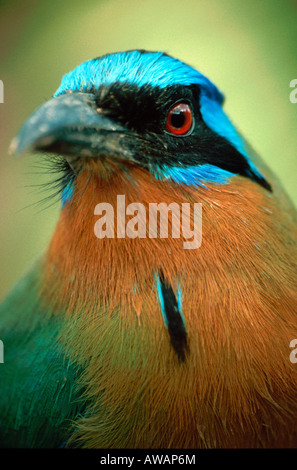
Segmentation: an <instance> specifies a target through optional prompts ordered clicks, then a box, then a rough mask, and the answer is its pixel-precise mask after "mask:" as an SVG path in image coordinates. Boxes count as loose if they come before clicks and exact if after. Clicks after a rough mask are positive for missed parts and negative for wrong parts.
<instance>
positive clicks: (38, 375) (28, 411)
mask: <svg viewBox="0 0 297 470" xmlns="http://www.w3.org/2000/svg"><path fill="white" fill-rule="evenodd" d="M41 270H42V268H41V263H40V262H39V263H37V264H36V265H34V266H33V267H32V269H31V270H30V272H29V273H27V275H26V276H25V277H24V279H22V280H21V281H20V282H19V283H18V285H17V286H16V287H15V288H14V289H13V291H12V292H11V294H10V295H9V296H8V298H7V299H6V301H5V302H4V303H3V304H2V305H1V309H0V331H1V339H2V341H3V342H4V345H5V362H4V364H3V365H1V400H0V434H1V441H0V447H1V448H2V447H6V448H7V447H9V448H15V447H39V448H40V447H52V446H53V447H58V446H59V444H60V442H61V441H62V440H63V439H65V438H66V437H67V434H68V433H69V429H70V426H71V421H72V419H73V418H74V417H76V416H78V414H79V412H80V411H83V409H84V403H83V402H80V401H79V394H78V393H77V390H76V377H77V375H78V368H77V366H76V365H75V364H73V363H72V364H71V361H70V359H69V358H67V357H65V351H64V350H63V347H62V346H61V344H59V342H58V336H59V331H60V329H61V327H62V323H63V320H62V319H61V318H59V316H58V315H57V314H55V315H52V314H51V312H50V311H49V309H48V308H46V309H42V307H41V303H42V302H41V300H40V298H39V291H40V279H41V277H42V275H41Z"/></svg>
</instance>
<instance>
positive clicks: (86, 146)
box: [12, 50, 271, 303]
mask: <svg viewBox="0 0 297 470" xmlns="http://www.w3.org/2000/svg"><path fill="white" fill-rule="evenodd" d="M223 101H224V99H223V96H222V94H221V93H220V91H219V90H218V89H217V88H216V86H215V85H214V84H213V83H211V82H210V81H209V80H208V78H206V77H205V76H203V75H202V74H201V73H199V72H198V71H197V70H195V69H194V68H192V67H190V66H189V65H186V64H184V63H183V62H181V61H179V60H177V59H175V58H172V57H170V56H169V55H167V54H164V53H162V52H147V51H142V50H133V51H128V52H119V53H115V54H108V55H104V56H102V57H99V58H96V59H93V60H89V61H87V62H85V63H83V64H81V65H79V66H78V67H77V68H75V69H74V70H73V71H71V72H69V73H68V74H66V75H65V76H64V77H63V79H62V83H61V85H60V87H59V88H58V90H57V91H56V93H55V94H54V96H53V98H52V99H50V100H49V101H48V102H46V103H45V104H43V105H42V106H41V107H40V108H38V109H37V110H36V111H35V112H34V113H33V114H32V116H31V117H29V119H28V120H27V121H26V122H25V124H24V125H23V127H22V129H21V130H20V132H19V134H18V136H17V137H16V138H15V139H14V141H13V142H12V151H13V152H14V153H15V154H22V153H25V152H28V151H29V152H30V151H34V152H44V153H46V154H55V155H58V156H59V158H61V159H62V160H61V161H62V165H61V164H60V166H59V168H62V171H63V175H62V177H61V178H60V179H59V182H60V183H61V185H62V187H61V194H62V211H61V215H60V219H59V222H58V225H57V228H56V231H55V234H54V236H53V238H52V242H51V245H50V248H49V250H48V258H47V259H48V262H47V267H48V269H47V272H48V278H51V279H52V277H53V276H54V274H53V273H58V274H57V276H58V277H57V280H56V285H58V286H61V279H63V282H65V283H66V284H65V286H64V289H63V291H64V292H65V293H66V294H67V295H69V296H70V295H72V293H74V292H75V293H76V296H77V297H78V298H81V299H84V298H85V297H86V295H87V294H86V291H87V289H88V291H90V292H91V293H93V294H94V293H96V299H98V298H99V297H100V293H99V290H100V289H101V291H102V292H101V294H102V299H103V301H105V299H106V297H108V298H109V301H110V295H111V294H110V292H113V297H114V299H115V300H114V302H115V303H116V302H118V300H119V297H120V296H121V295H122V293H123V292H130V293H131V292H132V293H133V295H134V293H135V285H137V286H138V287H137V288H138V292H140V289H141V287H140V285H142V288H143V295H146V294H145V293H146V292H148V291H149V290H148V289H147V286H149V285H153V284H154V282H155V277H154V276H155V273H161V272H162V273H163V274H164V275H165V277H166V278H167V279H169V281H170V283H171V285H174V286H175V288H177V285H178V282H179V280H182V279H184V280H185V277H187V278H188V283H189V285H190V283H192V282H194V281H195V279H196V277H197V273H196V271H195V269H196V267H197V260H198V257H199V269H201V270H202V271H204V272H205V273H209V275H210V276H212V275H213V273H216V276H217V277H220V279H224V276H225V272H226V266H225V264H224V263H227V260H228V263H229V264H230V265H232V266H236V269H238V270H239V272H240V270H242V269H243V268H242V266H241V264H240V263H241V260H244V259H245V257H246V256H248V255H249V254H250V253H253V250H255V249H256V248H255V245H256V244H257V243H259V240H262V238H263V233H264V232H265V223H266V218H267V217H269V214H270V213H271V211H270V210H267V211H266V212H265V208H264V209H263V207H264V206H265V207H268V205H269V201H271V198H268V197H267V196H270V195H271V194H270V190H271V188H270V185H269V183H268V182H267V181H266V179H265V178H264V176H263V175H262V174H261V173H260V171H259V170H258V168H257V167H256V166H255V164H254V163H252V161H251V160H250V159H249V157H248V154H247V152H246V150H245V143H244V140H243V139H242V138H241V136H240V135H239V133H238V132H237V130H236V129H235V127H234V126H233V124H232V123H231V122H230V120H229V119H228V117H227V116H226V114H225V113H224V111H223V108H222V106H223ZM53 160H54V161H55V158H54V159H53ZM60 163H61V162H60ZM118 195H125V196H126V203H127V204H129V205H130V203H135V202H136V203H142V204H143V206H144V207H145V208H147V206H148V205H149V204H151V203H155V204H160V203H165V204H167V206H168V205H169V204H171V203H172V202H174V203H178V204H183V203H186V204H187V205H189V204H188V203H189V202H194V203H195V202H198V203H200V202H202V204H204V205H203V242H202V247H201V250H199V254H198V253H197V251H196V250H185V249H184V245H183V241H184V238H186V237H184V238H183V236H184V232H183V231H181V232H182V233H181V236H180V238H176V237H174V236H173V234H171V233H169V234H168V238H166V237H165V238H164V237H157V239H154V237H153V238H152V237H151V236H150V235H149V236H148V235H147V236H139V237H136V238H135V239H134V238H133V237H132V238H131V239H130V238H129V237H124V238H125V240H121V238H122V237H119V234H118V223H117V222H118V220H119V217H118V213H117V208H116V204H117V197H118ZM101 202H106V203H108V204H109V206H112V207H113V208H114V214H115V218H117V220H116V221H115V223H114V226H113V227H116V230H117V236H116V237H115V238H113V237H111V238H108V237H107V238H104V237H101V238H104V239H101V240H100V243H99V242H98V239H97V238H96V237H95V235H94V224H95V221H96V216H95V214H96V213H95V212H94V208H95V206H96V205H97V204H98V203H101ZM260 208H261V209H260ZM97 215H98V214H97ZM130 215H133V214H132V213H130ZM190 218H191V223H192V222H193V216H192V213H191V215H190ZM147 219H148V211H147V212H146V219H145V220H144V222H143V220H142V221H141V222H138V224H139V223H143V225H144V231H145V232H146V233H147V232H148V225H147ZM179 220H180V219H174V220H173V219H172V226H173V224H178V229H180V222H179ZM263 220H264V221H265V223H264V224H263ZM239 246H241V249H240V255H239V251H238V247H239ZM190 252H191V253H190ZM99 260H100V262H99ZM98 263H99V264H98ZM246 264H247V265H248V263H246ZM59 276H60V277H59ZM73 279H75V282H76V285H75V286H74V284H73ZM119 279H120V280H121V281H120V282H119ZM207 282H208V281H207ZM49 284H50V282H46V285H49ZM212 285H213V283H212ZM92 286H93V287H92ZM144 286H145V287H144ZM79 292H80V294H78V293H79ZM53 295H54V294H53ZM129 295H130V294H129ZM132 297H133V296H132ZM140 297H141V295H140ZM69 299H70V297H69ZM69 299H68V300H69ZM69 301H70V300H69ZM96 301H97V300H96ZM132 301H133V302H134V297H133V299H132V300H131V302H132ZM148 301H149V300H148ZM94 302H95V300H94Z"/></svg>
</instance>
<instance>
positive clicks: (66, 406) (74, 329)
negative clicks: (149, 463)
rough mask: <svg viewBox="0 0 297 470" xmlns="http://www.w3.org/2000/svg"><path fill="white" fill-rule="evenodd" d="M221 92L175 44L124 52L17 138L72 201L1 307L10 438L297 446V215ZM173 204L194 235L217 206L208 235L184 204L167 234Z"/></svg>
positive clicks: (45, 443)
mask: <svg viewBox="0 0 297 470" xmlns="http://www.w3.org/2000/svg"><path fill="white" fill-rule="evenodd" d="M240 86H243V84H242V82H240ZM244 86H246V87H247V88H248V82H246V83H245V84H244ZM224 100H225V98H224V95H223V93H222V92H221V91H220V90H219V88H218V87H217V86H216V85H215V84H214V83H213V82H212V81H211V80H209V79H208V78H207V77H206V76H205V75H203V74H202V73H200V72H199V71H197V70H196V68H194V67H192V66H191V65H188V64H187V63H185V62H183V61H181V60H179V59H176V58H175V57H173V56H171V55H169V54H167V53H166V52H163V51H156V52H155V51H149V50H142V49H135V50H129V51H122V52H115V53H109V54H105V55H103V56H100V57H97V58H95V59H90V60H87V61H86V62H83V63H82V64H80V65H78V66H77V67H75V68H74V69H73V70H72V71H70V72H68V73H67V74H66V75H64V76H63V78H62V81H61V84H60V86H59V87H58V89H57V91H56V92H55V93H54V95H53V96H52V97H51V98H50V99H49V100H48V101H47V102H45V103H43V104H42V105H41V106H40V107H39V108H37V110H35V111H34V112H33V114H32V115H31V116H30V117H29V118H28V119H27V120H26V122H25V123H24V124H23V126H22V127H21V129H20V131H19V133H18V134H17V136H16V137H15V138H14V139H13V141H12V143H11V146H10V153H12V154H14V155H23V154H26V153H30V152H31V153H36V154H38V155H40V158H42V155H45V156H46V158H48V159H49V160H50V162H51V164H52V165H53V166H54V167H55V168H57V171H58V172H59V177H58V179H57V181H56V183H55V188H56V189H57V191H58V193H59V199H60V204H61V210H60V214H59V219H58V222H57V225H56V227H55V229H54V232H53V234H52V237H51V240H50V242H49V245H48V247H47V249H46V250H45V252H44V253H42V254H41V255H40V257H39V258H38V260H36V261H35V262H34V263H33V265H32V267H31V268H30V269H29V270H28V272H27V273H25V274H24V276H23V278H22V279H21V280H20V281H19V282H18V283H17V284H16V286H15V287H14V288H13V289H12V291H11V293H10V294H9V295H8V297H7V298H6V299H5V300H4V302H3V303H2V305H1V314H0V338H1V340H2V341H3V344H4V350H5V361H4V363H3V364H1V365H0V377H1V399H0V429H1V436H2V439H1V446H2V447H3V446H4V447H10V448H17V447H30V448H42V447H43V448H44V447H45V448H49V447H55V448H57V447H64V448H65V447H66V448H101V449H102V448H108V449H116V448H120V449H122V448H128V449H154V448H157V449H200V448H204V449H205V448H210V449H211V448H273V447H277V448H280V447H296V444H297V423H296V414H297V389H296V383H297V366H296V364H294V363H293V362H291V361H290V353H291V349H290V342H291V341H292V340H293V339H294V338H296V337H297V323H296V318H297V312H296V305H297V290H296V273H297V256H296V255H297V253H296V234H297V215H296V209H295V208H294V205H293V203H292V202H291V201H290V199H289V197H288V196H287V194H286V192H285V190H284V189H283V188H282V185H281V183H280V181H279V179H278V177H277V176H276V175H274V173H273V172H272V170H271V169H270V168H269V167H268V165H267V164H266V163H265V162H264V160H263V159H262V158H261V157H260V156H259V155H258V154H257V153H256V151H255V150H254V149H253V147H252V146H251V145H250V144H249V143H248V142H247V141H246V139H245V138H244V137H243V136H242V134H241V132H239V131H238V130H237V128H236V127H235V125H234V124H233V123H232V121H231V119H229V117H228V116H227V114H226V113H225V111H224V109H223V108H224ZM275 137H276V138H280V136H275ZM284 153H285V143H284ZM37 158H39V157H37ZM119 197H121V199H118V198H119ZM119 200H120V201H121V206H120V207H118V206H117V203H118V201H119ZM172 203H174V204H175V206H174V207H178V208H179V209H181V208H188V209H189V211H188V212H187V214H186V215H185V220H186V219H187V222H188V223H189V226H190V227H192V232H191V233H194V228H195V227H196V225H195V224H194V222H195V220H194V215H193V210H194V209H193V207H194V204H199V206H198V207H201V208H202V210H201V217H200V219H199V220H200V225H199V224H198V225H197V227H198V229H197V230H198V232H197V233H198V235H199V237H200V238H199V240H200V239H201V240H200V241H201V243H200V242H199V243H198V245H199V246H198V247H196V246H195V247H190V248H188V249H186V248H185V245H184V242H185V241H189V237H188V238H187V237H186V236H185V234H184V232H183V230H182V229H183V222H182V221H181V219H180V218H179V217H177V214H176V213H175V214H173V212H174V211H173V209H172V211H170V210H169V209H168V211H167V214H168V220H167V222H168V226H167V228H168V230H167V232H168V233H167V234H166V235H165V236H161V234H160V226H161V216H163V215H164V214H163V212H164V211H163V212H162V210H161V209H162V208H163V209H164V208H165V209H166V207H167V208H168V207H169V206H170V204H172ZM102 204H103V205H102ZM137 204H138V205H137ZM160 204H163V206H159V205H160ZM140 205H141V208H142V209H144V211H143V213H142V215H143V214H144V215H143V217H140V215H139V214H140V212H141V211H140V209H139V208H140ZM150 205H154V206H153V207H155V208H156V207H158V208H160V211H159V212H158V213H157V216H158V217H160V219H158V220H157V230H156V231H155V233H153V234H152V233H151V232H150V230H149V228H150V223H151V220H150V218H149V214H150V212H149V210H150ZM128 206H129V207H130V209H129V211H126V212H125V210H126V209H127V207H128ZM96 207H97V210H96ZM170 207H171V208H172V207H173V206H170ZM195 207H196V206H195ZM104 208H105V209H104ZM110 208H111V209H110ZM137 208H138V209H139V210H138V209H137ZM109 209H110V210H112V213H113V215H114V219H112V220H110V217H109V218H107V213H109ZM121 211H122V212H121ZM137 211H138V212H137ZM184 212H186V211H184ZM184 212H182V215H184ZM104 213H105V219H104ZM161 213H162V214H161ZM123 214H124V217H125V224H126V225H125V224H124V225H123V224H122V222H123ZM99 215H101V218H98V216H99ZM131 216H134V218H135V217H136V220H134V221H133V220H132V218H131ZM186 216H187V217H186ZM120 219H121V220H120ZM119 222H121V224H122V225H121V224H119ZM129 222H130V231H129V230H128V225H129ZM98 223H99V225H100V226H101V235H100V233H99V236H96V230H95V228H96V224H98ZM148 226H149V228H148ZM177 229H178V230H179V233H180V236H174V233H173V232H174V230H177ZM133 230H134V232H133ZM128 232H129V233H130V235H131V234H132V235H131V236H128ZM132 232H133V233H132ZM133 234H134V235H133ZM140 235H141V236H140Z"/></svg>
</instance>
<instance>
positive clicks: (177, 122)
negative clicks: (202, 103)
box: [171, 110, 185, 129]
mask: <svg viewBox="0 0 297 470" xmlns="http://www.w3.org/2000/svg"><path fill="white" fill-rule="evenodd" d="M184 123H185V113H184V112H183V111H179V110H176V111H174V112H173V113H172V115H171V125H172V126H173V127H175V128H176V129H179V128H180V127H183V125H184Z"/></svg>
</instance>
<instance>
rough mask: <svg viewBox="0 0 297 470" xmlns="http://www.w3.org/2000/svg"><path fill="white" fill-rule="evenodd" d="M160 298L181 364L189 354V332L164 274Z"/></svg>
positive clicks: (159, 287) (160, 282)
mask: <svg viewBox="0 0 297 470" xmlns="http://www.w3.org/2000/svg"><path fill="white" fill-rule="evenodd" d="M158 281H159V285H158V291H159V298H160V304H161V310H162V315H163V318H164V322H165V326H166V327H167V329H168V333H169V336H170V342H171V345H172V347H173V349H174V351H175V352H176V354H177V356H178V359H179V361H180V362H184V361H185V359H186V353H187V352H188V350H189V348H188V342H187V331H186V327H185V323H184V320H183V316H182V313H181V311H180V306H179V304H178V301H177V298H176V296H175V294H174V292H173V290H172V287H171V286H170V285H169V284H168V283H167V282H166V281H165V280H164V277H163V274H160V275H159V280H158Z"/></svg>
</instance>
